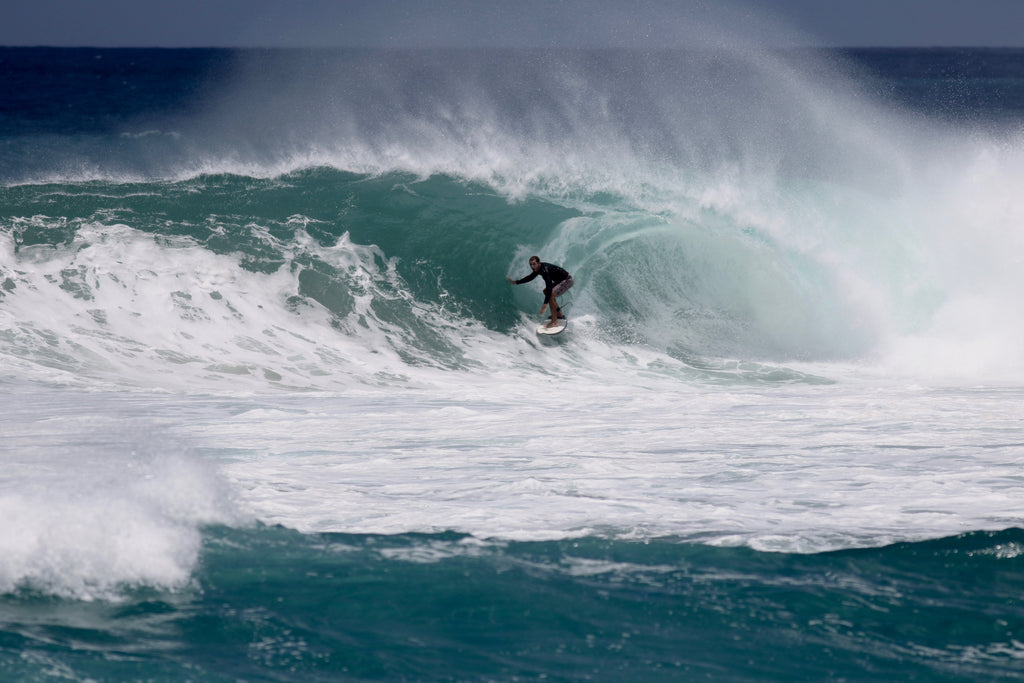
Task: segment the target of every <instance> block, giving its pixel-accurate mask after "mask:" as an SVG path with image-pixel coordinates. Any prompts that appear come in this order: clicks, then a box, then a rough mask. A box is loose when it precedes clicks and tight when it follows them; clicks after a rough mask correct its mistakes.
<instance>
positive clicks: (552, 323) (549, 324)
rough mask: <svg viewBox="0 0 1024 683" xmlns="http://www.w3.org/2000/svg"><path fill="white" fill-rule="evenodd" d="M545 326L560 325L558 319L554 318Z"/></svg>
mask: <svg viewBox="0 0 1024 683" xmlns="http://www.w3.org/2000/svg"><path fill="white" fill-rule="evenodd" d="M544 327H558V322H557V321H555V320H552V321H551V322H549V323H548V324H547V325H545V326H544Z"/></svg>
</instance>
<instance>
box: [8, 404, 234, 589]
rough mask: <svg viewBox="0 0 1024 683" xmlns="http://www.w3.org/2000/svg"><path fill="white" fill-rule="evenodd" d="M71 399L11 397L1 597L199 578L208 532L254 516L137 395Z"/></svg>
mask: <svg viewBox="0 0 1024 683" xmlns="http://www.w3.org/2000/svg"><path fill="white" fill-rule="evenodd" d="M71 395H72V394H63V395H62V394H59V393H50V392H44V393H42V394H40V393H38V392H35V391H32V392H28V393H20V392H17V393H16V398H12V397H11V396H8V397H7V399H5V402H4V439H3V444H2V445H0V458H2V460H3V463H4V468H3V474H2V475H0V519H2V524H0V558H2V559H0V592H10V591H13V590H16V589H31V590H36V591H43V592H46V593H51V594H54V595H60V596H63V597H72V598H77V599H87V600H89V599H96V598H104V599H110V598H114V599H116V597H117V596H118V595H119V594H120V592H121V591H123V590H124V589H125V588H128V587H134V586H155V587H159V588H181V587H183V586H185V585H187V584H188V582H189V581H190V578H191V576H192V572H193V570H194V568H195V565H196V562H197V561H198V557H199V551H200V545H201V540H202V538H201V531H200V530H201V527H202V526H203V525H205V524H211V523H227V522H232V523H239V522H241V521H242V520H243V517H242V516H241V515H239V514H238V513H237V512H236V511H235V508H234V505H233V503H232V501H231V495H230V493H229V491H228V489H227V488H226V487H225V485H224V482H223V481H222V480H221V479H220V476H219V474H218V473H217V471H216V467H215V466H213V464H211V463H209V462H203V461H202V460H200V459H198V458H196V457H195V456H194V455H193V454H191V453H190V452H188V449H187V447H185V446H183V445H182V443H181V442H180V441H178V440H176V439H174V438H170V437H168V435H167V433H166V432H165V431H164V430H163V429H162V427H161V424H160V422H161V420H160V419H159V418H154V417H153V416H151V415H147V414H146V412H147V409H148V408H142V409H140V407H139V406H138V405H137V404H133V402H132V401H131V400H130V399H128V398H127V397H122V399H120V400H118V399H115V398H111V397H102V396H98V395H92V396H90V395H88V394H80V395H78V397H77V398H76V399H74V400H73V401H70V400H67V399H70V396H71Z"/></svg>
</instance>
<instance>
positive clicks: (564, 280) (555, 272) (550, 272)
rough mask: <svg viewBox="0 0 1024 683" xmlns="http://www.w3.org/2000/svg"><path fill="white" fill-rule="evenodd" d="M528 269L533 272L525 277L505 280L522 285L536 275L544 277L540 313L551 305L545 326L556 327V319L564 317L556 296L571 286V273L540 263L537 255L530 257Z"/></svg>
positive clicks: (542, 313)
mask: <svg viewBox="0 0 1024 683" xmlns="http://www.w3.org/2000/svg"><path fill="white" fill-rule="evenodd" d="M530 269H531V270H532V271H533V272H532V273H530V274H529V275H527V276H526V277H523V278H519V279H518V280H513V279H512V278H507V280H508V281H509V284H513V285H522V284H525V283H527V282H529V281H530V280H532V279H533V278H535V277H537V276H538V275H540V276H541V277H542V278H544V305H542V306H541V307H540V314H541V315H544V309H546V308H547V307H548V306H551V322H549V323H548V324H547V325H546V327H557V326H558V319H559V318H565V316H564V315H562V309H561V308H559V307H558V301H556V297H559V296H562V295H563V294H565V293H566V292H567V291H568V290H569V288H570V287H572V285H573V282H572V275H569V273H568V272H566V270H565V269H564V268H559V267H558V266H555V265H552V264H550V263H541V262H540V257H539V256H531V257H530Z"/></svg>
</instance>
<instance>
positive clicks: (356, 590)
mask: <svg viewBox="0 0 1024 683" xmlns="http://www.w3.org/2000/svg"><path fill="white" fill-rule="evenodd" d="M1022 562H1024V532H1022V531H1021V530H1019V529H1014V530H1007V531H1005V532H1000V533H972V534H965V535H960V536H956V537H951V538H946V539H939V540H935V541H929V542H921V543H900V544H896V545H892V546H888V547H884V548H876V549H867V550H857V551H842V552H833V553H823V554H815V555H790V554H782V553H759V552H756V551H752V550H749V549H743V548H711V547H707V546H700V545H691V544H677V543H673V542H671V541H665V540H654V541H650V542H647V543H628V542H626V543H624V542H614V541H608V540H601V539H594V538H584V539H576V540H573V541H560V542H532V543H482V542H480V541H478V540H476V539H473V538H469V537H463V536H458V535H454V534H442V535H424V536H418V535H400V536H372V535H345V534H324V535H319V534H318V535H310V536H307V535H301V534H297V533H295V532H291V531H287V530H285V529H281V528H255V529H250V530H232V529H226V528H223V527H220V528H211V529H208V530H207V532H206V538H205V541H204V544H203V551H202V562H201V568H200V569H199V570H198V571H197V572H196V575H195V578H194V581H193V583H192V586H191V588H190V589H189V590H187V591H184V592H178V593H172V594H168V593H163V592H160V591H154V590H151V589H138V590H131V591H129V592H127V593H126V594H125V595H124V597H123V598H122V599H121V600H119V601H117V602H115V603H106V602H101V603H87V604H82V603H56V604H54V603H51V602H50V599H49V598H48V597H47V596H45V595H41V594H38V593H35V592H34V591H32V590H31V589H25V590H22V591H21V592H19V593H18V594H15V595H7V596H5V597H3V598H0V601H2V602H0V605H2V607H3V612H4V614H5V617H4V620H3V622H2V624H0V662H2V664H0V671H3V672H4V673H5V675H8V676H19V675H22V674H25V675H29V674H33V673H34V672H36V671H38V670H39V669H38V667H40V666H45V665H46V663H47V662H59V667H60V669H61V671H62V672H63V674H64V675H65V676H67V677H72V678H77V679H104V678H108V677H109V676H112V675H115V676H118V677H125V676H128V677H130V676H131V672H132V671H135V672H137V673H138V675H139V676H140V677H146V678H152V677H154V676H155V677H158V678H174V677H178V676H185V677H189V678H194V677H199V678H202V679H203V680H233V679H240V678H241V679H249V678H253V677H256V678H264V677H267V678H273V679H275V680H295V681H298V680H309V679H310V678H313V679H342V680H416V679H430V680H439V679H445V680H495V679H498V680H514V679H518V678H523V677H541V678H547V679H550V680H581V679H590V678H594V679H599V680H605V681H619V680H621V681H635V680H639V679H658V680H693V679H694V678H702V677H711V678H718V677H720V676H723V675H725V676H727V677H728V679H729V680H733V681H765V680H778V681H820V680H830V679H832V678H833V677H837V672H842V674H841V678H843V679H844V680H849V681H877V680H880V679H885V680H915V679H918V678H921V679H928V680H933V681H996V680H1000V681H1012V680H1021V679H1024V673H1022V672H1021V668H1020V660H1021V658H1022V657H1024V645H1022V642H1021V633H1022V632H1024V608H1022V607H1021V606H1020V601H1019V600H1018V597H1019V594H1020V591H1021V589H1022V588H1024V585H1022V581H1021V576H1022V569H1024V566H1022ZM937 576H941V577H942V580H941V582H940V583H936V580H935V579H936V577H937ZM44 605H48V607H45V611H46V612H47V614H48V616H47V618H46V620H45V622H43V623H40V620H39V616H38V615H39V611H40V610H41V609H44ZM935 624H943V625H945V626H944V627H943V628H935V627H934V625H935ZM14 655H19V656H14Z"/></svg>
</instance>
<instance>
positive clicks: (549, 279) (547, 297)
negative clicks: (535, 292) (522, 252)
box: [516, 263, 569, 303]
mask: <svg viewBox="0 0 1024 683" xmlns="http://www.w3.org/2000/svg"><path fill="white" fill-rule="evenodd" d="M538 275H540V276H541V277H542V278H544V303H548V302H549V301H551V290H552V289H554V288H555V285H557V284H558V283H559V282H562V281H563V280H568V279H569V273H568V272H566V270H565V269H564V268H559V267H558V266H555V265H552V264H550V263H541V264H540V270H535V271H533V272H532V273H530V274H529V275H527V276H526V277H524V278H520V279H518V280H516V284H517V285H522V284H526V283H527V282H529V281H530V280H532V279H533V278H535V277H537V276H538Z"/></svg>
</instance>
